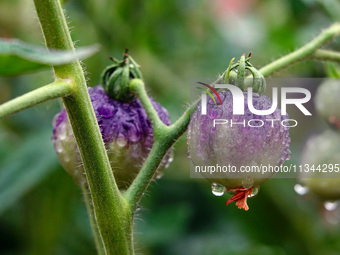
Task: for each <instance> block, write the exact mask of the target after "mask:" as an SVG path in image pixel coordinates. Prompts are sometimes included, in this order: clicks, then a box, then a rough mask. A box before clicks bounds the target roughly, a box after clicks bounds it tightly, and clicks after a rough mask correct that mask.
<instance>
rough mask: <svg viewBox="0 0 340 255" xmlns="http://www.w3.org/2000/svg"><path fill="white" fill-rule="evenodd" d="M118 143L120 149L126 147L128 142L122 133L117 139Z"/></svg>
mask: <svg viewBox="0 0 340 255" xmlns="http://www.w3.org/2000/svg"><path fill="white" fill-rule="evenodd" d="M116 143H117V145H118V146H119V147H124V146H125V145H126V144H127V140H126V138H125V136H124V135H123V134H122V133H119V134H118V136H117V139H116Z"/></svg>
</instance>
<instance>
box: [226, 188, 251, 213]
mask: <svg viewBox="0 0 340 255" xmlns="http://www.w3.org/2000/svg"><path fill="white" fill-rule="evenodd" d="M228 191H235V192H236V193H235V194H234V195H233V196H232V197H231V198H230V199H229V200H228V201H227V202H225V204H226V205H229V204H230V203H232V202H235V201H236V206H237V207H238V209H244V210H245V211H248V210H249V207H248V205H247V198H248V196H249V195H250V194H251V192H252V191H253V188H250V189H245V188H238V189H230V190H228Z"/></svg>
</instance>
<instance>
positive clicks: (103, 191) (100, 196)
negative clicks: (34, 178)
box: [34, 0, 133, 255]
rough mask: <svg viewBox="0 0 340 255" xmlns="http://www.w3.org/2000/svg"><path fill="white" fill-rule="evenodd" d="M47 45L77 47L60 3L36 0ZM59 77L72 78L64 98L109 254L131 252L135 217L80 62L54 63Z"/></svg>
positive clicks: (121, 254) (98, 222) (49, 0)
mask: <svg viewBox="0 0 340 255" xmlns="http://www.w3.org/2000/svg"><path fill="white" fill-rule="evenodd" d="M34 2H35V7H36V10H37V13H38V17H39V20H40V24H41V27H42V30H43V34H44V37H45V41H46V45H47V47H48V48H54V49H63V50H74V47H73V42H72V39H71V36H70V32H69V29H68V27H67V23H66V19H65V16H64V13H63V11H62V8H61V5H60V2H59V1H57V0H34ZM54 72H55V76H56V78H57V79H58V78H61V79H69V80H70V82H71V85H72V86H71V95H70V96H68V97H66V98H63V102H64V105H65V108H66V110H67V113H68V117H69V119H70V123H71V125H72V130H73V133H74V136H75V139H76V142H77V145H78V148H79V151H80V155H81V158H82V161H83V165H84V169H85V172H86V177H87V181H88V185H89V188H90V192H91V197H92V201H93V208H94V212H95V218H96V220H97V224H98V229H99V232H100V235H101V237H102V240H103V243H104V246H105V250H106V253H107V254H109V255H118V254H119V255H131V254H133V246H132V234H131V232H132V219H131V218H132V217H131V213H130V211H129V207H128V204H127V203H126V201H125V200H124V198H123V197H122V195H121V193H120V191H119V189H118V187H117V184H116V182H115V180H114V177H113V174H112V170H111V166H110V163H109V159H108V156H107V154H106V150H105V147H104V143H103V140H102V137H101V134H100V131H99V127H98V124H97V120H96V116H95V114H94V111H93V108H92V104H91V101H90V97H89V94H88V91H87V86H86V81H85V77H84V73H83V70H82V68H81V65H80V62H79V61H75V62H73V63H70V64H66V65H61V66H55V67H54Z"/></svg>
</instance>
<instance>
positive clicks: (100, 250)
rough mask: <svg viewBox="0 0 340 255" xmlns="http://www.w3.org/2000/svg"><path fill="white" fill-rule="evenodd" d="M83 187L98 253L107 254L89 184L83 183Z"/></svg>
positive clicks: (99, 254) (100, 254)
mask: <svg viewBox="0 0 340 255" xmlns="http://www.w3.org/2000/svg"><path fill="white" fill-rule="evenodd" d="M81 188H82V191H83V195H84V201H85V205H86V209H87V211H88V213H89V218H90V225H91V229H92V233H93V236H94V241H95V244H96V248H97V252H98V255H105V248H104V246H103V240H102V237H101V235H100V233H99V229H98V226H97V221H96V216H95V213H94V209H93V202H92V198H91V193H90V190H89V186H88V185H87V184H83V185H81Z"/></svg>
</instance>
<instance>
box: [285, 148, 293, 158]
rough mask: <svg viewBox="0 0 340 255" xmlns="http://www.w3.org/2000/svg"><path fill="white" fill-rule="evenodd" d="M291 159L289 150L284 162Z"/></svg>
mask: <svg viewBox="0 0 340 255" xmlns="http://www.w3.org/2000/svg"><path fill="white" fill-rule="evenodd" d="M291 158H292V152H291V151H290V150H288V151H287V158H286V160H290V159H291Z"/></svg>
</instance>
